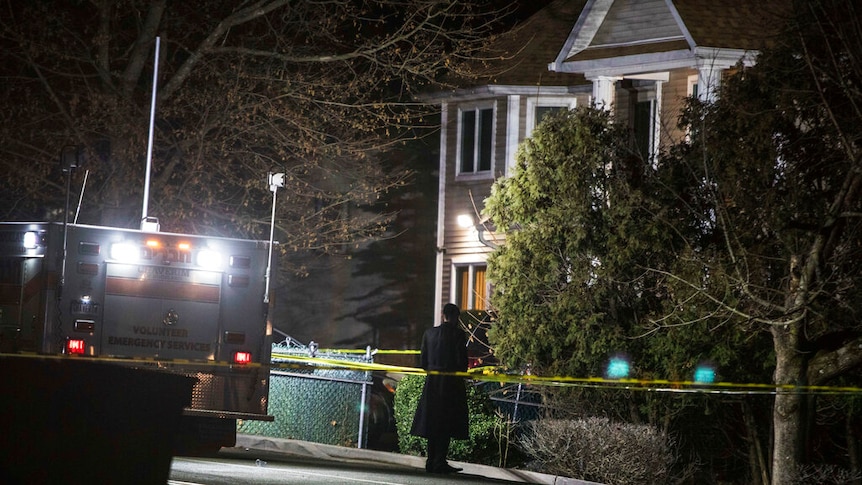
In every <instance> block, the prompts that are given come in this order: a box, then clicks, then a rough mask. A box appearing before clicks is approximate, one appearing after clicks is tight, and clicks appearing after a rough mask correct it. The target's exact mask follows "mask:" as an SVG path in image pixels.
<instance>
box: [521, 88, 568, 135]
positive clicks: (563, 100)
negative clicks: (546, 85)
mask: <svg viewBox="0 0 862 485" xmlns="http://www.w3.org/2000/svg"><path fill="white" fill-rule="evenodd" d="M577 101H578V100H577V98H575V97H572V96H566V97H559V96H538V97H535V96H534V97H530V98H527V116H526V120H525V137H529V136H530V135H531V134H532V133H533V130H535V129H536V126H538V123H536V110H537V109H539V108H568V109H575V107H577Z"/></svg>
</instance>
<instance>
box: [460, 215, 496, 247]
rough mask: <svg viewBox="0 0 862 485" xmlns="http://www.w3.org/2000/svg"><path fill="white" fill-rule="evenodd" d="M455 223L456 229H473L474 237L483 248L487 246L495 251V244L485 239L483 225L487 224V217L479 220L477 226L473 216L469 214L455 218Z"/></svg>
mask: <svg viewBox="0 0 862 485" xmlns="http://www.w3.org/2000/svg"><path fill="white" fill-rule="evenodd" d="M456 221H457V222H458V227H460V228H463V229H475V230H476V236H477V237H478V238H479V242H480V243H482V244H484V245H485V246H487V247H489V248H491V249H497V247H498V246H497V244H494V243H493V242H491V241H489V240H487V239H486V238H485V224H486V223H487V222H488V219H487V217H486V218H483V219H481V220H480V221H479V223H478V224H477V223H476V222H475V221H474V220H473V216H471V215H470V214H460V215H459V216H458V217H457V219H456Z"/></svg>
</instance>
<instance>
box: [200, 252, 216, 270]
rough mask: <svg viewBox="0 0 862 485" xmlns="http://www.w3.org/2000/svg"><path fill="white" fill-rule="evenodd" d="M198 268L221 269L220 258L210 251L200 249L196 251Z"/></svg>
mask: <svg viewBox="0 0 862 485" xmlns="http://www.w3.org/2000/svg"><path fill="white" fill-rule="evenodd" d="M197 263H198V266H200V267H202V268H206V269H221V267H222V256H221V254H220V253H218V252H216V251H213V250H212V249H201V250H200V251H198V258H197Z"/></svg>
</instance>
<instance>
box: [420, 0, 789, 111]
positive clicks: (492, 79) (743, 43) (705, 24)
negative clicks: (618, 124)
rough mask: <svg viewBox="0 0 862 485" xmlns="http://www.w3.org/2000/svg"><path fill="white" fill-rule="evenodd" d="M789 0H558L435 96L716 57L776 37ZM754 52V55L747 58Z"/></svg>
mask: <svg viewBox="0 0 862 485" xmlns="http://www.w3.org/2000/svg"><path fill="white" fill-rule="evenodd" d="M789 4H790V2H789V1H788V0H758V1H752V0H554V1H552V2H551V3H549V4H548V5H547V6H546V7H544V8H542V9H541V10H539V11H538V12H536V13H535V14H534V15H532V16H531V17H530V18H529V19H527V20H525V21H524V22H523V23H521V24H519V25H517V26H515V27H514V28H513V29H512V30H510V31H509V32H506V33H505V34H502V35H500V36H498V37H497V38H495V39H493V40H492V41H491V42H490V43H489V45H488V49H487V51H486V59H485V60H484V61H482V62H478V63H474V64H472V65H471V66H470V70H472V72H473V73H474V75H473V76H472V77H470V78H461V79H455V80H450V81H451V82H452V84H454V85H456V86H457V87H458V88H457V89H456V90H454V91H450V92H445V93H442V92H438V93H433V94H431V95H429V96H427V97H426V98H427V99H442V98H453V97H461V98H464V97H471V96H483V95H489V94H491V95H500V94H519V93H521V94H523V93H530V92H532V93H536V92H537V89H539V88H541V90H542V92H543V93H544V92H577V91H583V90H585V89H589V87H590V82H589V81H587V79H586V78H587V77H591V76H595V75H611V76H613V75H634V74H641V73H649V72H659V71H667V70H670V69H677V68H685V67H695V66H699V65H702V64H706V63H712V64H714V65H716V67H730V66H732V65H734V64H736V63H737V62H738V61H739V60H741V59H743V60H745V59H749V58H750V57H751V56H753V54H754V53H756V51H757V50H759V49H761V48H763V47H764V45H766V44H768V42H769V41H770V39H771V36H772V34H773V33H774V32H775V31H776V29H775V28H774V26H776V25H778V23H777V21H780V20H781V19H782V16H783V15H784V14H785V13H786V11H787V9H788V8H789V7H790V5H789ZM746 56H749V57H746Z"/></svg>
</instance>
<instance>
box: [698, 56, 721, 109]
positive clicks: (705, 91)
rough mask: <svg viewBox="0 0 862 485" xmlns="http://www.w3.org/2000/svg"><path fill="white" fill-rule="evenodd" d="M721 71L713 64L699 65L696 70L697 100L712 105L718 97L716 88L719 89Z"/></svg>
mask: <svg viewBox="0 0 862 485" xmlns="http://www.w3.org/2000/svg"><path fill="white" fill-rule="evenodd" d="M722 71H723V69H722V68H721V67H718V66H716V65H715V64H713V63H710V64H707V65H700V66H698V68H697V98H698V99H699V100H701V101H704V102H707V103H712V102H714V101H715V100H716V98H717V97H718V88H719V87H721V73H722Z"/></svg>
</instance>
